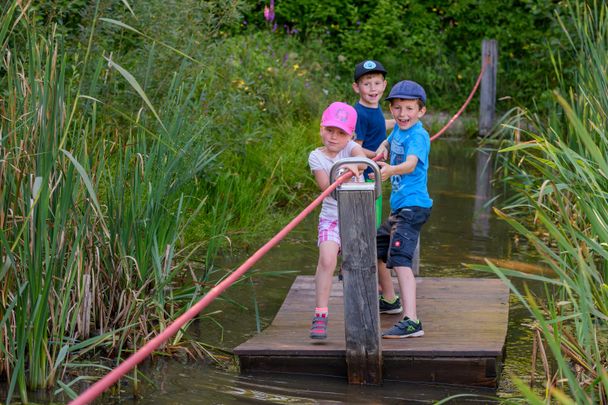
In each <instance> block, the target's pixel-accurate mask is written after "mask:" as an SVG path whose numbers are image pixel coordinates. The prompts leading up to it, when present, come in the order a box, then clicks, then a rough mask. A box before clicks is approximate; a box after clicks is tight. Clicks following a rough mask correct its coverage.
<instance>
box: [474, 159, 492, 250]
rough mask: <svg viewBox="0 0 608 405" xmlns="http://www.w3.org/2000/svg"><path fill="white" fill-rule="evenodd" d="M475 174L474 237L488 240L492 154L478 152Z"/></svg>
mask: <svg viewBox="0 0 608 405" xmlns="http://www.w3.org/2000/svg"><path fill="white" fill-rule="evenodd" d="M476 155H477V159H476V162H477V163H476V173H475V185H476V188H475V204H474V208H473V211H474V215H473V235H474V236H475V237H477V238H483V239H487V238H488V237H489V235H490V212H491V209H492V207H491V206H490V204H488V202H489V201H490V198H491V197H492V186H491V183H490V181H491V180H492V154H491V153H490V152H488V151H486V150H482V149H479V150H478V151H477V154H476Z"/></svg>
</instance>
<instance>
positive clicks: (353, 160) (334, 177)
mask: <svg viewBox="0 0 608 405" xmlns="http://www.w3.org/2000/svg"><path fill="white" fill-rule="evenodd" d="M348 164H357V165H361V164H363V165H367V166H369V167H371V168H372V170H373V171H374V176H375V178H376V179H381V178H382V177H381V175H380V168H379V167H378V165H377V164H376V162H374V161H373V160H371V159H368V158H363V157H349V158H344V159H340V160H338V161H337V162H336V163H334V165H333V166H332V167H331V170H330V171H329V184H333V183H334V182H335V181H340V183H343V182H344V181H346V180H347V179H348V178H349V177H350V176H352V174H353V173H352V172H351V171H350V170H349V171H348V173H346V174H343V175H341V176H340V175H339V170H340V167H341V166H344V165H348ZM374 190H375V195H376V198H378V197H379V196H381V195H382V181H377V180H376V182H375V188H374ZM332 197H334V198H335V197H336V196H335V190H334V191H333V192H332Z"/></svg>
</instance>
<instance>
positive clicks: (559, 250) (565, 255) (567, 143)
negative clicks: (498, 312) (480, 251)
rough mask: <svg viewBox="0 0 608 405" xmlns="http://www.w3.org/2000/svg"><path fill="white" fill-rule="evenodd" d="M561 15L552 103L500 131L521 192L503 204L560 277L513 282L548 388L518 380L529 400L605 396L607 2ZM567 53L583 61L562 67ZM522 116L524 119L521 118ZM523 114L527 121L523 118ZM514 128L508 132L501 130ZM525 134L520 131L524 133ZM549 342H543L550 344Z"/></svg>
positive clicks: (508, 173)
mask: <svg viewBox="0 0 608 405" xmlns="http://www.w3.org/2000/svg"><path fill="white" fill-rule="evenodd" d="M566 9H567V10H568V12H567V13H566V14H564V15H561V16H557V17H556V18H557V19H558V22H559V23H560V24H561V26H562V27H563V29H564V34H565V39H566V40H567V41H568V43H569V44H570V46H571V49H570V52H571V53H570V54H568V55H563V54H562V55H560V54H557V53H552V55H551V56H552V59H553V61H554V65H555V70H556V73H557V76H558V79H559V83H560V88H559V89H557V90H555V92H554V97H555V98H554V100H555V104H554V108H553V109H550V110H549V111H533V110H523V112H519V113H518V114H517V116H513V117H512V120H511V122H509V123H507V124H506V125H505V127H504V128H505V131H503V134H502V135H503V138H501V141H502V142H503V147H502V149H501V151H500V152H501V153H500V154H501V155H502V157H503V160H502V162H503V167H502V169H501V173H502V174H503V178H504V179H505V181H506V182H507V183H508V184H509V186H510V187H511V190H514V191H515V192H516V194H515V198H513V199H512V200H511V202H510V203H509V204H508V205H507V206H504V207H503V208H502V209H501V210H496V212H497V214H498V215H499V216H500V217H502V218H504V219H505V220H506V221H508V222H509V223H510V224H511V225H512V226H513V227H514V229H515V230H516V231H517V232H519V233H520V234H522V235H524V236H525V237H526V238H527V240H528V241H529V243H530V244H531V245H533V246H534V247H535V248H536V250H537V251H538V252H539V253H540V254H541V256H542V257H543V259H544V261H545V263H546V264H547V265H549V266H550V267H551V268H552V269H553V270H554V272H555V273H556V274H557V275H558V278H555V279H549V278H545V277H539V276H534V277H532V276H526V275H525V274H522V273H518V272H515V271H509V270H507V269H498V268H496V267H495V266H493V265H490V266H491V268H492V269H493V270H494V271H496V272H497V273H498V274H499V275H500V276H501V277H502V278H504V279H505V281H506V282H507V283H509V284H511V283H510V282H509V281H508V279H507V278H506V277H507V276H517V277H522V278H526V279H532V278H533V279H535V280H540V281H542V282H544V283H545V285H546V292H547V294H546V295H545V296H543V297H535V296H533V295H532V294H531V293H530V292H529V291H527V290H526V291H517V290H516V288H515V287H513V285H511V288H512V289H513V291H514V292H515V293H516V294H517V296H518V297H519V298H520V299H521V300H522V302H524V303H525V305H526V306H527V307H528V308H529V310H530V311H531V313H532V314H533V315H534V318H535V320H536V325H535V329H536V332H535V350H534V352H535V353H536V356H538V357H539V358H541V359H542V360H543V361H542V363H541V364H542V367H541V368H542V371H541V372H542V374H544V378H543V381H544V386H543V388H544V398H543V395H542V394H540V393H539V392H538V391H535V390H533V389H531V387H529V386H526V385H525V384H524V383H522V382H521V381H519V382H518V387H519V388H520V390H521V392H522V393H523V394H524V395H525V398H526V401H529V402H531V403H544V402H545V401H551V402H557V403H564V404H566V403H577V404H583V403H603V404H604V403H608V340H607V339H606V336H608V284H607V283H608V204H607V201H608V163H607V160H606V156H608V136H607V135H606V134H607V132H606V131H607V129H608V128H607V126H608V120H607V119H606V117H607V113H608V79H607V77H608V76H607V74H606V73H607V72H606V66H608V5H607V4H606V3H605V2H597V1H590V2H582V1H580V2H579V1H573V2H567V8H566ZM562 58H574V60H575V61H576V66H577V69H576V70H575V71H574V72H564V71H563V70H562V69H561V64H560V61H561V60H562ZM522 119H523V121H522ZM521 122H525V123H526V124H527V125H526V129H525V130H521V129H520V128H519V125H518V124H519V123H521ZM507 133H510V134H511V135H509V136H507V137H504V135H505V134H507ZM519 136H521V139H518V137H519ZM545 350H546V351H545Z"/></svg>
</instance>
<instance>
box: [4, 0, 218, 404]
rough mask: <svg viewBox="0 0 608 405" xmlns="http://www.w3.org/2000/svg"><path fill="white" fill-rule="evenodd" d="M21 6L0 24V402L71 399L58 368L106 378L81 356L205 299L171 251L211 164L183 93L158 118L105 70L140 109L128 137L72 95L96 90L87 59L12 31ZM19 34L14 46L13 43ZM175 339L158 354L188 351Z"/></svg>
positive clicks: (31, 33)
mask: <svg viewBox="0 0 608 405" xmlns="http://www.w3.org/2000/svg"><path fill="white" fill-rule="evenodd" d="M20 7H21V5H20V2H18V1H15V2H12V3H11V5H10V7H9V8H8V9H7V10H6V11H7V12H6V13H3V15H2V17H0V46H1V48H0V49H1V51H2V61H3V63H2V66H1V69H2V70H3V73H2V76H0V81H1V83H2V88H3V89H5V90H3V93H2V96H1V97H2V98H1V99H0V111H1V114H0V258H1V266H0V278H1V279H2V280H3V284H2V286H1V287H0V336H2V338H1V339H0V375H1V376H3V377H6V379H7V380H8V382H9V387H8V394H7V398H8V399H7V401H10V398H11V397H12V396H13V395H14V392H15V390H16V389H17V390H18V391H19V396H20V398H21V401H23V402H27V390H28V389H37V388H51V387H54V386H55V385H56V384H59V385H61V386H62V387H63V389H64V390H66V391H67V392H71V389H70V385H71V384H73V383H74V382H77V381H78V380H79V379H74V380H72V381H71V382H69V383H63V382H62V379H63V378H64V375H65V373H66V371H67V370H68V369H71V368H73V367H77V366H78V363H81V364H80V365H81V366H85V365H88V366H90V367H104V366H103V364H99V365H94V364H92V363H89V362H88V361H86V358H87V357H85V356H90V355H91V354H92V353H97V354H98V355H99V354H104V355H112V356H114V357H118V358H120V357H121V356H122V352H123V351H131V350H132V349H133V348H134V347H137V346H139V345H140V342H141V341H142V340H144V339H147V338H149V337H150V336H152V335H154V334H156V333H157V332H158V330H159V329H162V328H163V327H164V325H165V323H166V322H167V320H168V319H172V318H173V317H175V316H177V315H179V314H180V313H181V311H183V310H184V308H186V307H188V306H189V305H190V304H191V303H192V302H193V301H195V300H196V299H197V298H199V296H200V295H201V294H202V293H203V287H202V281H204V280H205V277H206V273H205V272H199V274H196V273H195V272H194V269H192V268H191V265H190V264H189V261H188V258H189V256H190V255H192V254H193V252H194V250H193V247H192V246H185V245H183V243H182V242H181V240H180V239H181V238H182V237H183V233H184V230H185V228H186V227H187V226H188V218H189V216H187V215H186V212H185V211H188V215H196V213H197V210H199V209H200V207H201V206H202V203H203V202H202V201H196V200H193V199H191V198H190V199H189V197H188V196H187V195H186V194H185V193H184V187H185V184H187V183H190V182H191V181H192V179H193V178H194V177H195V176H197V175H198V174H199V173H200V172H201V171H202V170H204V169H205V168H206V166H207V165H209V164H210V163H211V162H212V161H213V159H214V157H215V155H214V152H213V149H212V148H211V146H210V145H208V144H207V143H206V142H204V141H202V140H201V135H202V133H203V130H204V128H205V126H204V125H202V123H201V122H192V123H189V122H186V121H185V120H184V119H183V116H182V114H181V112H182V111H183V110H184V109H186V108H189V106H190V105H191V104H192V100H193V98H192V91H191V90H190V91H188V89H187V88H186V87H184V86H182V85H178V81H177V80H176V82H175V83H174V85H172V87H171V88H172V91H170V92H169V95H168V97H167V99H166V102H165V104H164V105H161V107H160V108H159V109H158V111H157V110H156V109H155V108H154V106H153V105H152V104H151V103H150V101H149V99H148V98H147V96H146V95H145V93H144V92H143V90H142V89H141V86H139V84H138V82H137V80H136V79H135V78H134V77H133V76H132V75H130V74H129V72H128V71H126V70H124V69H122V68H121V67H120V66H119V65H118V64H116V63H114V64H111V65H110V67H109V68H113V69H116V70H118V71H119V73H120V75H121V76H122V78H123V80H124V81H125V82H127V83H128V85H130V86H132V88H133V89H134V90H135V91H137V92H140V93H141V94H140V95H141V99H140V100H141V108H140V110H139V112H138V114H137V115H136V116H131V115H129V114H124V116H125V120H126V121H127V122H129V123H130V125H129V126H127V127H125V128H123V131H124V133H125V134H126V135H122V134H120V131H118V129H117V128H114V127H112V126H111V125H108V123H105V122H102V121H100V119H99V118H100V117H99V116H98V109H100V106H102V105H103V101H101V100H99V99H96V98H95V97H93V96H92V94H87V95H85V94H82V93H81V92H80V90H81V89H83V88H85V87H87V88H89V89H92V88H95V86H94V84H95V83H98V82H99V81H100V80H101V78H100V76H101V72H102V71H103V68H102V67H103V66H104V65H105V63H104V61H103V59H100V60H99V61H98V63H97V66H96V68H95V69H93V72H94V73H93V74H92V75H87V69H86V67H87V65H88V63H90V62H91V60H90V59H88V55H89V53H88V52H87V57H85V59H84V61H82V63H81V64H80V66H79V67H74V66H73V65H71V63H70V62H71V60H70V58H69V56H68V54H67V53H66V52H65V50H64V49H63V47H62V43H61V41H60V39H59V38H57V37H55V36H53V35H52V33H51V34H50V36H49V37H44V36H41V35H39V33H38V32H37V30H36V28H35V27H34V26H28V25H27V24H28V23H27V21H24V20H21V21H18V19H19V18H20V17H21V16H24V15H27V8H23V9H21V8H20ZM24 7H25V6H24ZM19 24H24V26H25V28H24V29H23V30H22V31H20V34H23V35H24V38H25V40H24V44H25V47H15V42H14V38H13V37H12V36H11V33H12V32H15V31H12V30H14V28H15V27H16V26H18V25H19ZM20 40H21V39H20ZM89 44H90V43H89ZM83 81H88V82H87V84H86V86H84V85H82V82H83ZM146 109H147V111H149V112H147V111H146ZM148 115H149V116H150V117H151V118H150V119H149V118H148ZM182 338H183V335H179V336H176V337H175V338H174V339H173V340H172V341H171V342H169V343H168V344H167V348H172V349H179V348H182V349H183V350H185V351H187V352H189V353H196V352H197V351H200V350H199V347H198V346H196V343H193V345H192V348H191V349H189V348H188V347H187V346H181V343H182Z"/></svg>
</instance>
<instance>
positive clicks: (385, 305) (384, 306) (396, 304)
mask: <svg viewBox="0 0 608 405" xmlns="http://www.w3.org/2000/svg"><path fill="white" fill-rule="evenodd" d="M402 311H403V307H402V306H401V300H400V299H399V297H395V301H393V302H388V301H387V300H386V299H385V298H384V297H383V296H382V295H381V296H380V313H381V314H400V313H401V312H402Z"/></svg>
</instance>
